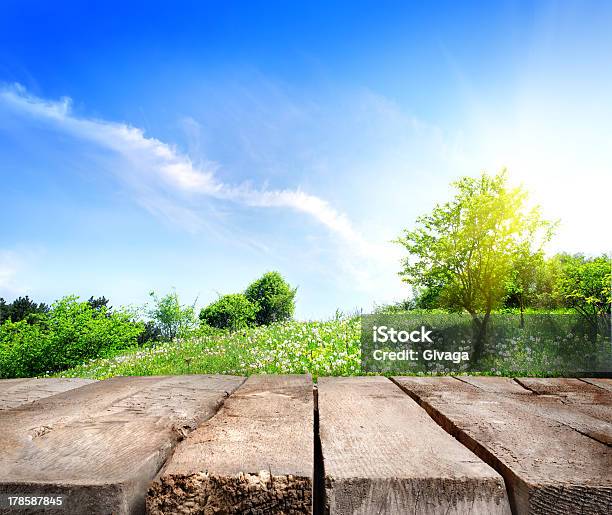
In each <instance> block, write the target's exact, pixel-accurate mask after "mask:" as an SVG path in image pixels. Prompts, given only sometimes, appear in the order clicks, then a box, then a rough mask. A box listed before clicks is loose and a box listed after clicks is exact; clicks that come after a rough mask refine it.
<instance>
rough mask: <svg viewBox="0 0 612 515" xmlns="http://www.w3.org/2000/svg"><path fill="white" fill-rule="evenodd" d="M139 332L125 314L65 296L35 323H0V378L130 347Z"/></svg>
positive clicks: (42, 371) (47, 369)
mask: <svg viewBox="0 0 612 515" xmlns="http://www.w3.org/2000/svg"><path fill="white" fill-rule="evenodd" d="M142 330H143V325H142V323H136V322H134V321H133V320H132V316H131V315H130V314H129V313H127V312H123V311H115V312H113V313H109V312H107V309H106V307H100V308H96V309H94V308H92V306H91V305H90V304H89V303H88V302H79V301H78V297H64V298H63V299H60V300H59V301H57V302H55V303H54V304H53V305H52V306H51V309H50V310H49V312H48V313H47V314H46V315H38V318H37V323H35V324H28V323H27V322H26V321H20V322H11V321H10V320H9V321H6V322H4V324H2V325H1V326H0V377H3V378H6V377H28V376H33V375H42V374H45V373H47V372H55V371H60V370H64V369H66V368H70V367H73V366H76V365H78V364H81V363H83V362H84V361H87V360H89V359H92V358H96V357H98V356H105V355H109V354H112V353H114V352H116V351H119V350H122V349H126V348H128V347H131V346H133V345H134V344H135V343H136V340H137V338H138V335H139V334H140V333H141V332H142Z"/></svg>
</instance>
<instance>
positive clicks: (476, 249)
mask: <svg viewBox="0 0 612 515" xmlns="http://www.w3.org/2000/svg"><path fill="white" fill-rule="evenodd" d="M453 187H454V189H455V196H454V197H453V198H452V199H451V200H450V201H448V202H446V203H444V204H438V205H436V206H435V207H434V209H433V210H432V212H431V213H429V214H427V215H424V216H421V217H419V218H418V219H417V223H416V228H415V229H412V230H405V231H404V233H403V235H402V236H400V238H398V240H397V243H399V244H401V245H403V246H404V247H405V248H406V250H407V251H408V253H409V255H408V256H407V257H406V258H405V260H404V261H403V268H402V271H401V272H400V275H401V276H402V278H403V280H404V281H405V282H407V283H409V284H411V285H413V286H414V287H415V288H416V289H417V291H418V290H425V289H429V290H431V291H434V292H435V293H436V298H437V304H438V306H439V307H443V308H446V309H450V310H455V311H466V312H468V313H469V314H470V315H471V316H472V318H473V320H474V323H475V325H476V326H477V327H478V328H479V331H480V332H481V334H480V336H481V338H479V339H478V340H479V341H480V342H482V337H483V336H484V333H485V332H486V325H487V322H488V319H489V316H490V313H491V311H492V310H493V309H495V308H497V307H499V306H500V305H501V303H502V301H503V299H504V297H505V296H506V294H507V284H508V282H509V281H514V283H515V284H516V288H517V291H520V292H521V294H526V292H524V291H522V290H521V289H522V287H523V285H524V284H526V283H527V282H528V277H526V276H527V275H528V274H529V273H531V271H530V270H531V268H530V267H531V265H532V263H533V262H534V261H535V260H537V259H539V258H540V257H541V255H542V248H543V246H544V244H545V243H546V242H547V241H548V240H549V239H550V238H551V236H552V233H553V230H554V227H555V224H553V223H551V222H549V221H546V220H544V219H543V218H542V216H541V213H540V208H539V207H538V206H534V207H529V206H528V203H527V192H526V191H525V190H524V189H523V188H522V187H520V186H518V187H511V186H510V185H509V184H508V177H507V173H506V171H505V170H502V171H501V172H500V173H498V174H497V175H488V174H487V173H483V174H482V175H481V176H480V177H477V178H472V177H463V178H461V179H460V180H458V181H457V182H455V183H453ZM475 350H476V354H478V353H479V352H480V351H481V350H482V349H481V348H477V349H475Z"/></svg>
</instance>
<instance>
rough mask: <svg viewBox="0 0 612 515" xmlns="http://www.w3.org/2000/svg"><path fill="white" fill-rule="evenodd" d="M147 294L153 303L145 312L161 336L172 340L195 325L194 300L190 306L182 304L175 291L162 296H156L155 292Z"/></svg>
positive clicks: (184, 333) (183, 334)
mask: <svg viewBox="0 0 612 515" xmlns="http://www.w3.org/2000/svg"><path fill="white" fill-rule="evenodd" d="M149 295H150V296H151V298H152V299H153V305H152V306H149V307H148V308H147V309H146V312H147V315H148V316H149V317H150V318H151V319H152V320H153V321H154V322H155V324H156V325H157V327H158V328H159V330H160V332H161V335H162V338H164V339H166V340H172V339H174V338H176V337H183V336H185V335H186V334H187V333H188V332H189V330H191V329H193V328H194V327H195V324H196V318H195V302H194V304H193V305H191V306H182V305H181V303H180V300H179V297H178V294H177V293H176V291H172V292H170V293H168V294H166V295H164V296H163V297H158V296H157V295H156V294H155V292H151V293H150V294H149Z"/></svg>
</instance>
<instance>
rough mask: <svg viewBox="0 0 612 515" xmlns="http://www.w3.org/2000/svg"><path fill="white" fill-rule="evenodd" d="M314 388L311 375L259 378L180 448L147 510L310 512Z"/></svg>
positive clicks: (150, 497) (155, 487) (154, 489)
mask: <svg viewBox="0 0 612 515" xmlns="http://www.w3.org/2000/svg"><path fill="white" fill-rule="evenodd" d="M312 387H313V386H312V380H311V378H310V376H267V375H259V376H251V377H250V378H249V379H248V380H247V381H246V382H245V383H244V385H243V386H241V387H240V388H239V389H238V390H237V391H236V392H235V393H234V394H233V395H232V396H231V397H230V398H229V399H228V400H227V402H226V403H225V405H224V406H223V408H222V409H221V410H220V411H219V413H218V414H217V415H216V416H215V417H213V418H212V419H210V420H209V421H207V422H206V423H205V424H202V425H201V426H200V427H199V428H198V429H197V430H196V431H194V432H193V433H191V434H190V435H189V436H188V437H187V438H186V439H185V440H184V441H183V442H181V443H180V445H178V446H177V448H176V451H175V452H174V455H173V456H172V458H171V459H170V460H169V461H168V463H167V464H166V466H165V467H164V469H163V470H162V472H161V474H160V477H159V479H158V480H157V481H156V482H155V483H154V484H153V486H152V487H151V488H150V490H149V493H148V496H147V512H148V513H150V514H162V513H207V514H208V513H254V514H255V513H262V514H264V513H281V514H282V513H309V512H310V510H311V494H312V492H311V488H312V472H313V454H314V452H313V394H312Z"/></svg>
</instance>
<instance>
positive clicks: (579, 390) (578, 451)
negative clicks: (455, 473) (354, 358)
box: [394, 377, 612, 515]
mask: <svg viewBox="0 0 612 515" xmlns="http://www.w3.org/2000/svg"><path fill="white" fill-rule="evenodd" d="M394 381H396V382H397V384H399V385H400V386H401V387H402V388H403V389H404V390H405V391H406V392H407V393H408V394H409V395H410V396H411V397H412V398H414V399H415V400H417V402H419V404H420V405H421V406H422V407H423V408H425V410H426V411H427V412H428V413H429V414H430V416H431V417H432V418H433V419H434V420H435V421H436V422H437V423H438V424H440V426H441V427H443V428H444V429H446V431H447V432H449V433H450V434H452V435H453V436H455V437H456V438H457V439H458V440H459V441H460V442H461V443H463V444H464V445H466V446H467V447H468V448H469V449H471V450H473V451H474V452H475V453H476V454H477V455H478V456H479V457H481V458H482V459H483V460H484V461H486V462H487V463H489V464H490V465H491V466H493V467H494V468H495V469H496V470H498V471H499V472H500V473H501V474H502V475H503V477H504V479H505V482H506V487H507V489H508V493H509V495H510V501H511V503H512V506H513V511H514V512H515V513H518V514H523V513H551V514H557V513H558V514H564V515H566V514H568V513H584V514H587V513H601V514H603V513H606V514H607V513H612V453H611V449H610V443H609V437H610V434H611V429H610V422H609V421H610V410H611V409H612V394H611V393H610V392H608V391H607V390H605V389H604V388H597V387H596V386H593V385H591V384H587V383H586V382H582V381H579V380H551V379H541V380H540V379H538V380H530V379H517V380H513V379H510V378H475V377H473V378H465V377H459V378H452V377H439V378H437V377H431V378H417V377H397V378H394ZM517 386H520V387H521V388H523V390H524V391H521V390H517V388H516V387H517Z"/></svg>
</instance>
